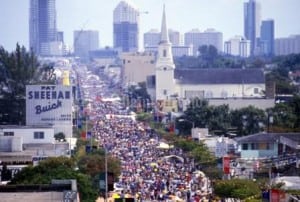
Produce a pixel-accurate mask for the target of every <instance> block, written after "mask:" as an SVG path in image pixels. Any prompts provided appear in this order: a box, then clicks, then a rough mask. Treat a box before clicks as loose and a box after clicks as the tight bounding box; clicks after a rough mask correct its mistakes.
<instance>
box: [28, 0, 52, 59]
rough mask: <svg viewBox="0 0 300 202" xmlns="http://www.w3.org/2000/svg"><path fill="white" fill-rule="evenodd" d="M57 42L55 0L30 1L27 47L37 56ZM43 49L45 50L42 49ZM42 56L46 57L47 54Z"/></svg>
mask: <svg viewBox="0 0 300 202" xmlns="http://www.w3.org/2000/svg"><path fill="white" fill-rule="evenodd" d="M54 41H57V30H56V8H55V0H30V12H29V46H30V49H31V50H32V51H33V52H34V53H35V54H37V55H41V50H42V48H43V47H49V46H51V45H49V43H52V42H54ZM43 49H45V48H43ZM43 54H46V55H48V53H47V52H43Z"/></svg>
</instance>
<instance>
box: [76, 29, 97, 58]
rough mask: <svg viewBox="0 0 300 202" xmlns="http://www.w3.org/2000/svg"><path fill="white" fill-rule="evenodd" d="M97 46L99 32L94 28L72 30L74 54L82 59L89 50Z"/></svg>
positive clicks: (86, 55)
mask: <svg viewBox="0 0 300 202" xmlns="http://www.w3.org/2000/svg"><path fill="white" fill-rule="evenodd" d="M98 48H99V33H98V31H96V30H76V31H74V54H75V55H76V56H78V57H80V58H81V59H83V60H86V59H88V57H89V51H93V50H97V49H98Z"/></svg>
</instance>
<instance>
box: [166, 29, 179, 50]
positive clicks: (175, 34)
mask: <svg viewBox="0 0 300 202" xmlns="http://www.w3.org/2000/svg"><path fill="white" fill-rule="evenodd" d="M168 32H169V39H170V42H171V43H172V46H181V45H182V40H181V34H180V32H179V31H176V30H173V29H169V30H168Z"/></svg>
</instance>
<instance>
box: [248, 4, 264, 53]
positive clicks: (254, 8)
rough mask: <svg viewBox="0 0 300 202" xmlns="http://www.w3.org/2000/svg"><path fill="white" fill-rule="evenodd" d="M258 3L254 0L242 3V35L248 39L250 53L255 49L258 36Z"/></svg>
mask: <svg viewBox="0 0 300 202" xmlns="http://www.w3.org/2000/svg"><path fill="white" fill-rule="evenodd" d="M260 10H261V9H260V4H259V3H258V2H256V1H255V0H249V2H245V3H244V36H245V37H246V39H248V40H250V42H251V47H250V52H251V55H254V53H255V51H256V49H257V47H258V46H257V38H258V37H259V36H260V17H261V16H260Z"/></svg>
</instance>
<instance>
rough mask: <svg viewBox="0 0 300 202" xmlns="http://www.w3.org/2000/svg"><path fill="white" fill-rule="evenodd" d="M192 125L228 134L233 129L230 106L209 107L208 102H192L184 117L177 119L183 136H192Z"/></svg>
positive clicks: (196, 99)
mask: <svg viewBox="0 0 300 202" xmlns="http://www.w3.org/2000/svg"><path fill="white" fill-rule="evenodd" d="M192 123H194V127H200V128H208V129H209V130H210V131H215V132H221V134H226V133H227V131H228V129H229V128H230V127H231V125H230V124H231V114H230V111H229V106H228V105H221V106H209V105H208V101H207V100H203V99H199V98H195V99H193V100H191V103H190V104H189V105H188V107H187V110H186V111H185V112H184V115H183V116H182V117H179V118H178V119H177V121H176V127H177V128H178V129H179V130H180V133H181V134H190V129H191V127H192Z"/></svg>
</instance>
